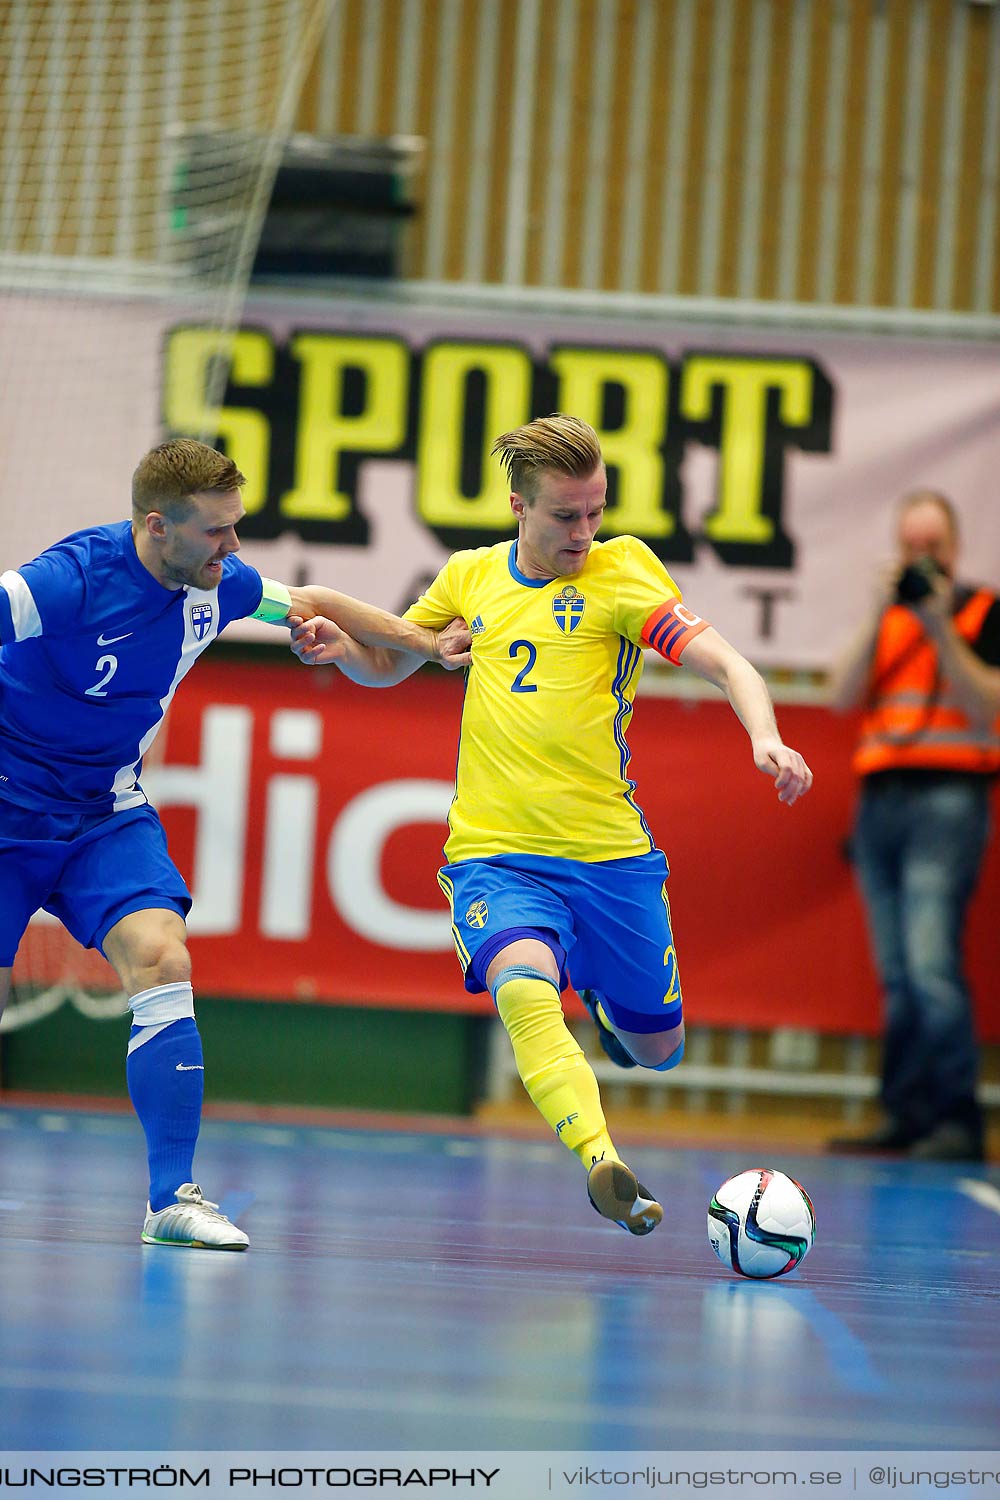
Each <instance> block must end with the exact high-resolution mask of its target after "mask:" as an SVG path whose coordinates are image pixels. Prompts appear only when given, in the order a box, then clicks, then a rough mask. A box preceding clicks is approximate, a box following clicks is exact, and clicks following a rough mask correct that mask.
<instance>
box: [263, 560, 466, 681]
mask: <svg viewBox="0 0 1000 1500" xmlns="http://www.w3.org/2000/svg"><path fill="white" fill-rule="evenodd" d="M288 592H289V594H290V596H291V607H290V609H289V612H288V614H289V623H290V621H291V619H292V618H293V617H294V618H296V619H298V620H302V621H307V620H311V619H313V618H316V617H322V618H324V619H326V620H329V621H331V622H332V623H333V624H334V625H337V626H339V627H340V630H341V631H342V632H343V633H345V634H346V635H348V636H351V637H352V638H353V639H354V641H355V642H356V643H357V644H358V645H359V646H368V647H375V648H384V649H387V650H389V651H390V652H401V653H404V654H405V655H406V656H407V657H411V656H412V657H415V658H416V659H415V661H414V662H412V663H411V664H410V665H409V666H408V668H407V670H406V671H405V672H403V673H402V675H401V676H399V677H397V678H396V679H395V680H396V681H397V682H401V681H402V679H403V677H409V675H410V673H411V672H414V671H416V668H417V667H418V666H419V665H420V663H421V662H424V661H436V662H438V663H439V664H440V665H441V666H443V667H445V668H447V669H448V670H449V671H451V670H454V669H455V668H456V667H466V666H468V665H469V662H470V660H471V657H470V655H469V649H468V648H469V640H470V637H469V635H468V632H467V631H465V630H464V626H462V627H461V628H460V626H461V622H457V623H456V622H453V625H454V628H452V626H449V627H447V628H446V629H445V630H441V631H438V630H430V629H428V627H427V626H426V625H417V624H416V623H415V622H414V621H412V620H401V619H400V618H399V616H398V615H392V614H389V612H388V610H384V609H378V608H377V607H376V605H374V604H365V603H363V601H362V600H360V599H352V598H351V597H350V595H348V594H339V593H337V592H336V590H334V589H327V588H322V587H321V586H320V585H318V584H310V585H308V586H307V587H304V588H294V589H289V591H288ZM463 634H464V641H463ZM337 665H338V666H339V665H340V662H339V661H338V662H337ZM402 665H403V663H402V662H397V663H396V664H395V667H397V668H398V667H401V666H402ZM341 670H343V668H342V669H341ZM379 680H380V681H381V676H380V679H379Z"/></svg>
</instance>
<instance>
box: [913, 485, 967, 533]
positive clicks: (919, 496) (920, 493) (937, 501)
mask: <svg viewBox="0 0 1000 1500" xmlns="http://www.w3.org/2000/svg"><path fill="white" fill-rule="evenodd" d="M927 504H930V505H936V506H937V508H938V510H939V511H940V512H941V514H942V515H943V516H944V518H945V520H946V521H947V523H948V528H949V530H950V531H951V539H952V541H953V542H957V541H958V531H959V528H958V511H957V510H956V509H955V507H954V505H952V503H951V501H950V500H949V499H948V497H947V495H942V494H941V491H940V490H912V491H911V492H910V494H908V495H904V496H903V498H902V499H901V500H900V502H899V520H900V521H902V519H903V517H904V516H908V515H909V513H910V511H911V510H916V508H917V506H918V505H927Z"/></svg>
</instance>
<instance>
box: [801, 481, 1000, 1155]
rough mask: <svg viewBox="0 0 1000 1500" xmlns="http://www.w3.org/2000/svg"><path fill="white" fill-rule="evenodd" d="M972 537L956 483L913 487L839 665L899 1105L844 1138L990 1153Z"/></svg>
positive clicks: (990, 641) (993, 605) (979, 641)
mask: <svg viewBox="0 0 1000 1500" xmlns="http://www.w3.org/2000/svg"><path fill="white" fill-rule="evenodd" d="M958 541H959V538H958V519H957V516H956V514H955V510H954V507H953V506H952V504H951V502H950V501H948V500H947V499H945V497H944V496H943V495H939V494H937V493H935V492H934V491H931V490H919V491H917V492H916V493H914V494H911V495H907V496H905V497H904V498H903V500H902V502H901V504H900V509H899V518H898V531H897V542H898V557H897V559H896V561H895V562H894V563H893V564H891V565H890V566H888V567H886V568H885V569H884V570H883V572H882V575H881V578H880V583H879V587H878V591H877V597H876V599H875V601H874V607H873V609H872V611H871V613H870V615H869V617H868V618H867V619H866V620H865V621H864V623H863V625H862V626H861V628H860V629H859V631H858V632H857V633H856V635H855V637H854V639H853V640H852V641H851V643H850V644H849V646H848V647H847V648H846V650H845V651H844V653H843V655H842V657H841V659H840V660H839V661H838V663H837V664H836V666H835V667H834V669H833V672H832V674H831V680H830V694H831V702H832V704H833V706H834V707H835V708H837V709H840V710H844V711H846V710H849V709H853V708H857V707H859V706H861V707H862V720H861V732H860V738H859V741H858V746H857V749H856V752H855V755H854V760H853V767H854V770H855V771H856V773H857V774H858V776H859V777H860V778H861V784H860V795H859V802H858V811H857V819H856V822H855V827H854V833H853V837H852V841H851V848H852V857H853V861H854V865H855V870H856V872H857V876H858V881H859V884H860V887H861V893H862V897H863V899H864V903H865V908H866V912H867V917H868V925H869V930H870V934H871V939H872V945H873V949H874V954H875V961H876V965H877V968H878V971H879V977H880V979H881V982H882V986H883V990H884V993H885V1005H886V1027H885V1037H884V1045H883V1057H882V1084H881V1102H882V1107H883V1110H884V1114H885V1118H884V1121H883V1122H882V1124H881V1125H879V1126H878V1127H877V1128H876V1129H875V1130H873V1131H872V1132H871V1133H870V1134H868V1135H865V1136H859V1137H854V1138H846V1139H840V1140H836V1141H831V1142H830V1145H831V1148H832V1149H834V1150H839V1151H858V1152H862V1151H863V1152H869V1151H873V1152H874V1151H906V1152H907V1154H908V1155H909V1156H910V1157H911V1158H914V1159H917V1160H924V1161H981V1160H982V1159H983V1150H984V1142H983V1117H982V1112H981V1109H980V1107H979V1105H978V1103H977V1101H976V1075H977V1071H978V1048H977V1043H976V1036H975V1028H974V1019H973V1007H972V996H971V994H970V992H969V987H968V983H967V980H966V977H965V973H964V963H963V954H962V948H963V931H964V925H965V917H966V913H967V911H968V906H969V899H970V897H971V896H972V893H973V891H974V889H975V886H976V881H977V879H978V877H979V871H980V867H981V864H982V858H983V853H984V851H985V848H986V843H987V838H988V834H989V816H990V788H991V782H992V779H993V777H994V776H995V775H996V774H997V772H998V770H1000V600H998V598H997V595H996V593H994V592H993V591H992V590H991V589H987V588H980V587H973V586H969V585H967V584H963V583H958V582H956V581H955V563H956V560H957V556H958Z"/></svg>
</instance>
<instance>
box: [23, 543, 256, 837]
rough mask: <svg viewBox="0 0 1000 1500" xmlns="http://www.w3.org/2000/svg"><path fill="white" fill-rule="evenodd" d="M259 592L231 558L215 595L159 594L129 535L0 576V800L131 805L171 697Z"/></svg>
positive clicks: (252, 576)
mask: <svg viewBox="0 0 1000 1500" xmlns="http://www.w3.org/2000/svg"><path fill="white" fill-rule="evenodd" d="M262 592H263V584H262V582H261V577H260V574H259V573H258V572H257V570H256V569H255V568H251V567H248V566H247V564H246V563H244V562H241V561H240V560H239V558H238V557H237V556H236V555H235V554H233V553H230V554H229V555H228V556H227V557H226V558H225V559H224V561H223V565H222V578H221V580H220V582H219V585H218V587H217V588H215V589H198V588H191V587H184V588H179V589H168V588H164V586H163V585H162V584H161V583H158V582H157V581H156V579H155V578H154V577H153V575H152V574H151V573H150V572H149V571H148V569H146V568H145V567H144V566H143V564H142V563H141V562H140V560H139V557H138V554H137V553H136V550H135V542H134V540H133V537H132V526H131V522H129V521H120V522H115V523H114V524H113V525H110V526H92V527H90V528H88V529H87V530H86V531H77V532H74V534H73V535H72V536H68V537H66V538H64V540H63V541H61V542H57V543H56V544H55V545H54V546H52V547H49V548H47V550H46V551H45V552H43V553H41V554H40V556H38V557H36V558H35V559H34V560H33V561H32V562H28V563H25V564H24V565H23V566H22V567H20V568H18V569H16V570H15V571H10V572H6V573H0V797H6V798H7V799H8V800H9V801H11V802H16V803H19V804H20V805H21V806H23V807H29V808H34V809H38V810H40V811H56V812H59V811H64V812H78V811H80V810H81V809H82V808H84V807H86V808H87V809H89V810H92V811H99V810H100V809H102V808H104V809H106V810H107V811H109V812H117V811H121V810H123V809H125V808H129V807H136V806H139V805H140V804H141V803H144V802H145V801H146V800H147V799H146V795H145V793H144V792H143V790H142V788H141V787H140V785H139V774H140V771H141V769H142V757H143V756H144V755H145V753H146V751H147V750H148V748H149V746H150V745H151V744H152V742H153V738H154V736H155V735H156V731H157V730H158V729H159V727H160V725H161V723H162V722H163V718H164V715H165V714H166V711H167V709H168V708H169V706H170V701H171V699H172V698H173V696H174V693H175V692H176V690H177V687H178V684H179V683H180V682H181V679H182V678H183V677H184V676H185V674H186V673H187V672H188V671H189V670H190V669H191V667H192V666H193V665H194V663H195V662H196V661H197V659H198V657H199V656H200V655H201V653H202V652H203V651H204V650H205V648H206V646H210V645H211V644H212V642H213V641H214V640H215V638H216V636H218V635H219V633H220V631H222V630H224V629H225V627H226V626H227V625H228V624H229V623H230V621H232V620H239V619H242V618H243V617H244V616H245V615H251V614H253V612H254V611H255V610H256V609H257V607H258V605H259V604H260V601H261V595H262Z"/></svg>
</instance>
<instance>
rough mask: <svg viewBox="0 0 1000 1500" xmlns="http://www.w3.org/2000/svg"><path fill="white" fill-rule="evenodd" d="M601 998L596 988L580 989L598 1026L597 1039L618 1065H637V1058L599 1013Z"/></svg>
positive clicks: (587, 1008) (629, 1066) (586, 1007)
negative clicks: (609, 1028)
mask: <svg viewBox="0 0 1000 1500" xmlns="http://www.w3.org/2000/svg"><path fill="white" fill-rule="evenodd" d="M600 998H601V997H600V995H599V994H598V993H597V991H596V990H581V991H580V999H581V1000H582V1001H583V1004H584V1007H585V1009H586V1011H587V1014H588V1015H589V1016H590V1019H591V1020H592V1021H593V1023H594V1025H595V1026H596V1027H597V1040H598V1041H599V1042H600V1044H601V1046H602V1047H603V1048H604V1051H605V1052H606V1053H607V1055H608V1057H610V1059H611V1061H612V1062H613V1063H614V1064H615V1065H616V1067H619V1068H634V1067H636V1060H635V1058H634V1057H633V1056H632V1055H631V1053H630V1052H629V1051H628V1050H627V1048H626V1046H625V1044H624V1042H620V1041H619V1040H618V1038H617V1037H616V1036H615V1034H614V1032H613V1031H609V1030H608V1028H607V1027H606V1026H605V1024H604V1022H603V1021H602V1020H601V1018H600V1016H599V1015H598V1013H597V1006H598V1002H599V1001H600Z"/></svg>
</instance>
